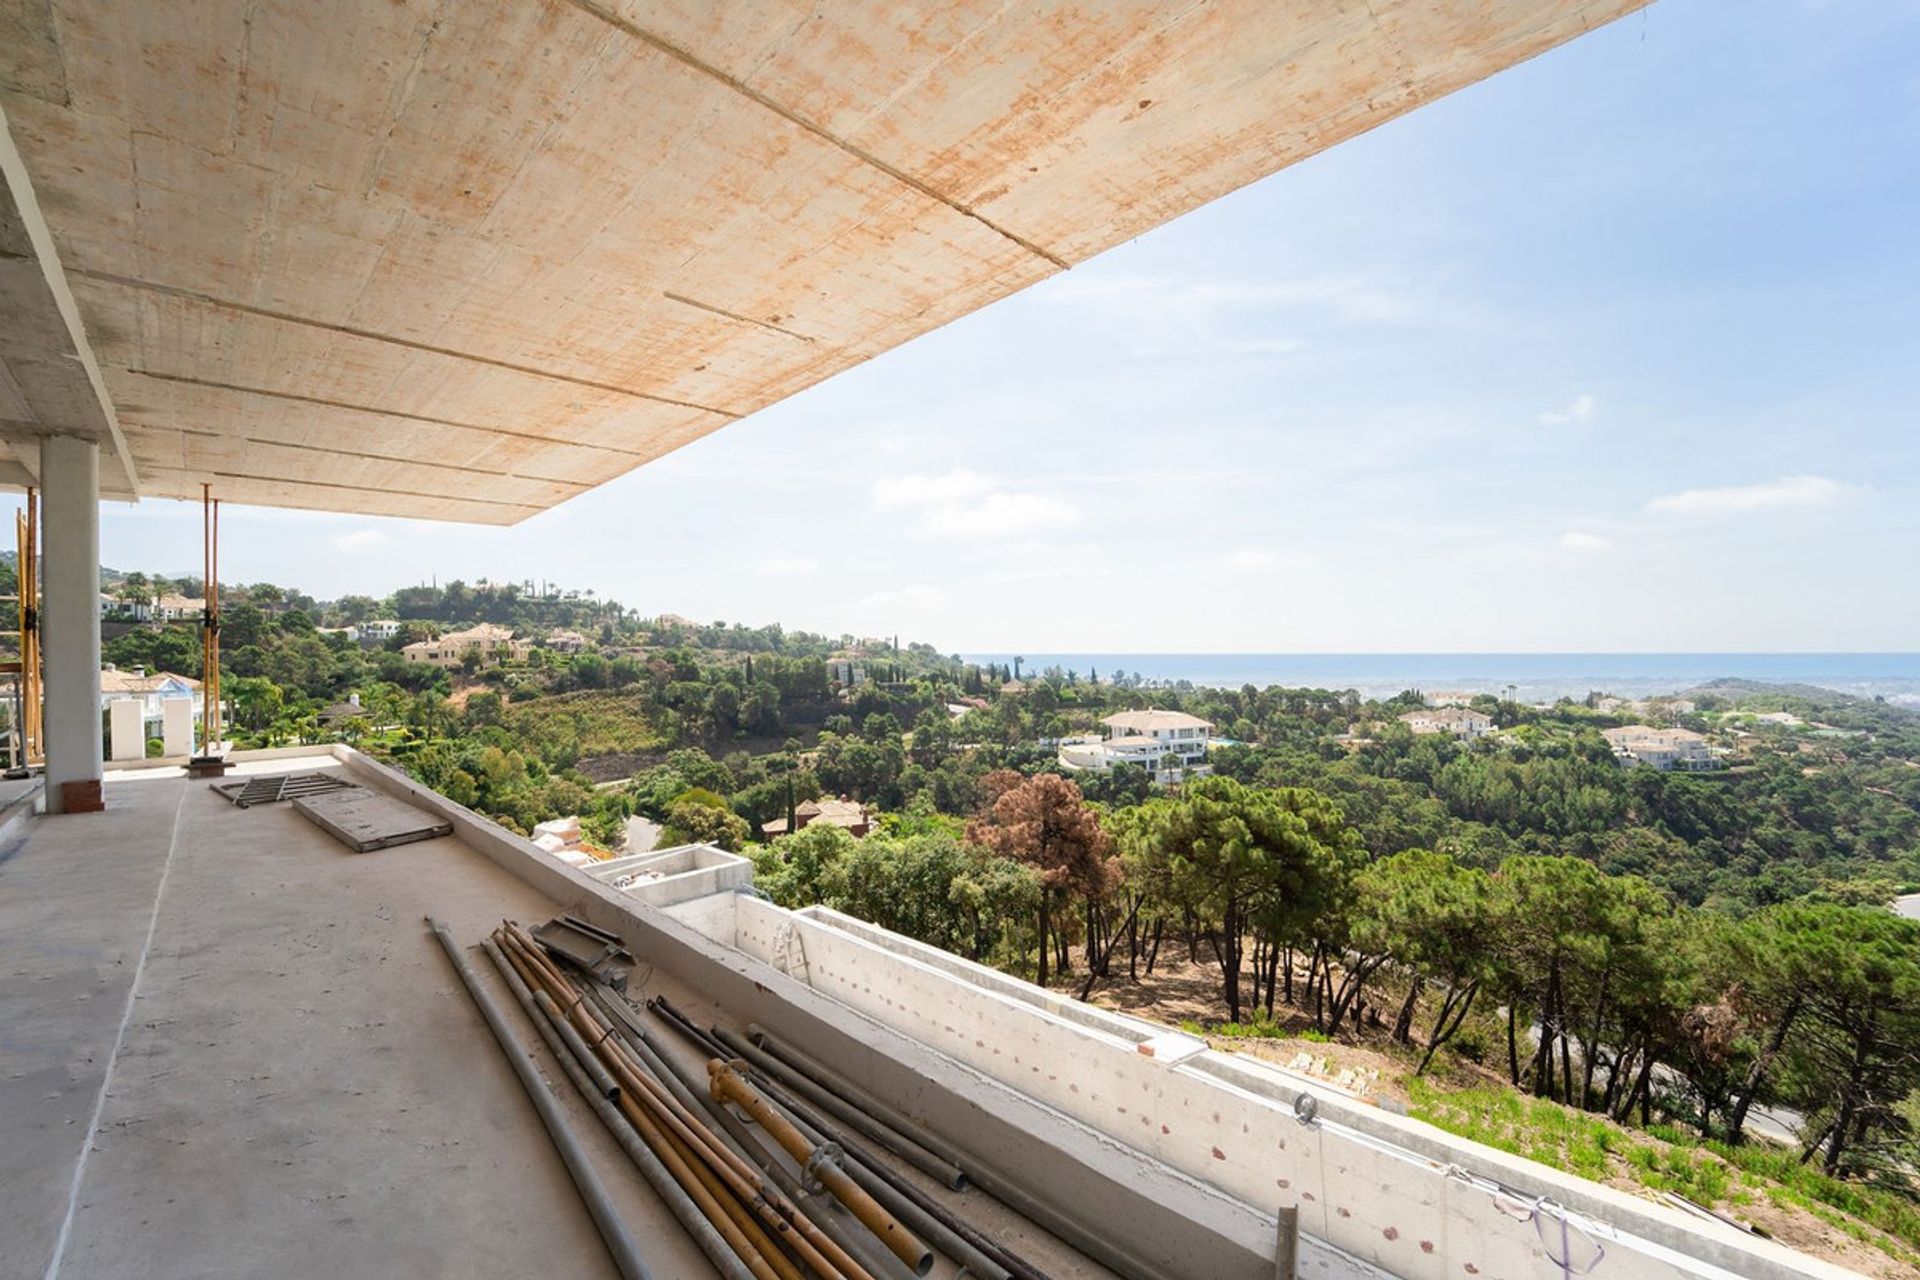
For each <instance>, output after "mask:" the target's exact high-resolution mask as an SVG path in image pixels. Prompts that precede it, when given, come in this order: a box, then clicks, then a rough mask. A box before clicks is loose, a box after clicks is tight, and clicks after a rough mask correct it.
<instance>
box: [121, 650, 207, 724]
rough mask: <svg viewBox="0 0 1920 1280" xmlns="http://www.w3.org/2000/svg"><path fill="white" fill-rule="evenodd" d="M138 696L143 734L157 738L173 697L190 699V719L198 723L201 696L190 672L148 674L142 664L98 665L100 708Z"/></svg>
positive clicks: (198, 685)
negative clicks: (128, 666) (126, 667)
mask: <svg viewBox="0 0 1920 1280" xmlns="http://www.w3.org/2000/svg"><path fill="white" fill-rule="evenodd" d="M130 698H132V699H138V700H139V702H140V704H141V706H140V719H141V721H142V723H143V724H144V726H145V733H146V736H147V737H149V738H158V737H160V736H161V730H162V728H163V724H162V718H163V716H164V714H165V712H164V708H165V705H166V703H167V702H169V701H171V700H173V699H175V698H187V699H190V700H191V701H192V703H193V716H192V719H193V722H194V723H196V724H198V723H199V721H200V713H201V709H202V704H203V702H204V699H202V698H201V696H200V682H199V681H198V680H195V679H193V678H191V677H189V676H182V675H175V674H174V673H173V672H171V671H156V672H154V673H153V674H152V675H148V674H147V669H146V668H145V667H134V668H133V669H132V670H130V671H122V670H120V669H119V668H118V667H115V666H114V665H113V664H112V663H108V664H107V665H106V666H104V667H102V668H101V669H100V709H101V710H102V711H105V710H106V709H107V705H108V704H109V703H112V702H120V701H125V700H127V699H130Z"/></svg>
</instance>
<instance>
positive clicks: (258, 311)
mask: <svg viewBox="0 0 1920 1280" xmlns="http://www.w3.org/2000/svg"><path fill="white" fill-rule="evenodd" d="M72 274H74V275H76V276H80V277H81V278H82V279H86V280H97V281H99V282H100V283H101V284H111V285H118V286H119V287H120V288H122V289H138V290H140V291H141V292H143V293H158V294H162V295H164V296H166V297H169V298H181V299H184V300H185V301H187V302H198V303H200V304H201V305H202V306H208V307H218V308H220V309H221V310H222V311H238V312H240V313H241V314H242V315H250V316H259V317H260V318H261V319H263V320H278V321H280V322H281V323H282V324H297V325H301V326H303V327H304V328H308V329H320V330H324V331H325V332H327V333H338V334H341V335H344V336H345V337H349V338H361V339H364V340H366V341H368V342H384V343H386V344H388V345H389V346H395V347H405V348H406V349H407V350H409V351H423V352H425V353H426V354H428V355H434V356H445V357H447V358H448V359H450V360H465V361H468V362H470V363H472V364H484V365H487V366H489V367H491V368H495V369H505V370H508V371H509V372H511V373H523V374H526V375H527V376H528V377H532V378H546V379H548V380H550V381H553V382H565V383H569V384H571V385H573V386H578V387H590V388H592V389H593V390H595V391H611V392H612V393H613V394H615V395H620V396H630V397H632V398H633V399H635V400H649V401H652V402H653V403H654V404H670V405H672V406H674V407H675V408H678V409H694V410H698V411H699V412H701V413H711V414H714V415H715V416H717V417H722V418H726V419H728V420H729V421H733V420H737V419H738V418H740V417H741V416H742V415H741V414H738V413H735V412H733V411H732V410H731V409H716V408H714V407H713V406H712V405H709V404H695V403H694V402H693V401H691V400H675V399H673V398H672V397H671V396H656V395H653V394H652V393H650V392H646V391H635V390H634V389H633V388H631V387H620V386H615V385H614V384H613V383H611V382H595V381H594V380H593V379H591V378H576V377H574V376H573V375H572V374H567V373H555V372H554V371H553V370H551V369H536V368H534V367H533V366H532V365H525V364H515V363H513V362H512V361H511V360H496V359H494V358H493V357H492V356H483V355H476V354H474V353H473V352H471V351H456V350H454V349H453V348H451V347H436V346H434V345H433V344H432V343H430V342H416V341H414V340H413V339H412V338H396V337H394V336H393V335H392V334H387V333H375V332H374V331H373V330H371V329H360V328H356V327H354V326H353V325H350V324H335V323H333V322H332V321H330V320H315V319H313V318H311V317H309V316H296V315H294V314H292V313H291V312H287V311H275V310H273V309H272V308H270V307H256V306H254V305H252V304H251V303H246V302H235V301H233V300H232V299H230V298H216V297H215V296H213V295H212V294H210V293H201V292H200V291H199V290H197V289H183V288H181V287H180V286H179V285H172V284H160V283H158V282H156V281H152V280H139V279H136V278H134V277H133V276H123V275H119V274H116V273H115V272H112V271H93V270H90V269H88V268H85V267H74V268H72Z"/></svg>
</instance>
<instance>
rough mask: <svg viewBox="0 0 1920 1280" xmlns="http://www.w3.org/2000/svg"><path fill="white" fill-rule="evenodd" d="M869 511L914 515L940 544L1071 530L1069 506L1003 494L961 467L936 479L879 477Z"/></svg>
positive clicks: (1074, 515) (1042, 497)
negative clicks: (940, 539) (1068, 527)
mask: <svg viewBox="0 0 1920 1280" xmlns="http://www.w3.org/2000/svg"><path fill="white" fill-rule="evenodd" d="M873 505H874V506H876V507H878V508H880V509H881V510H883V511H886V510H912V511H918V512H919V513H920V529H921V531H922V532H923V533H928V534H933V535H935V536H937V537H945V538H999V537H1006V536H1008V535H1010V534H1016V533H1025V532H1028V531H1030V530H1033V529H1041V528H1047V527H1050V526H1054V525H1063V524H1072V523H1073V522H1074V521H1075V520H1078V519H1079V518H1080V513H1079V512H1078V511H1077V510H1075V509H1074V507H1073V506H1072V504H1070V503H1068V502H1066V501H1064V500H1062V499H1060V498H1056V497H1053V496H1051V495H1048V494H1044V493H1031V492H1019V491H1014V490H1009V489H1007V488H1004V487H1003V486H1001V484H1000V483H999V482H998V481H996V480H993V479H991V478H990V477H987V476H983V475H981V474H980V473H979V472H977V471H970V470H968V469H966V468H964V467H962V468H958V469H956V470H953V471H950V472H948V473H947V474H946V475H942V476H923V475H909V476H883V477H881V478H880V479H878V480H875V481H874V482H873Z"/></svg>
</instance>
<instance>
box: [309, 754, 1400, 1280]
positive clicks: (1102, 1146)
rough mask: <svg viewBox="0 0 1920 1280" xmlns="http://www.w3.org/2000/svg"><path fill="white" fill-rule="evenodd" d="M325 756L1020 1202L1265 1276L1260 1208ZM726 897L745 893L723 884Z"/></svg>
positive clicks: (1170, 1258)
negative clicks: (946, 1143) (973, 1166)
mask: <svg viewBox="0 0 1920 1280" xmlns="http://www.w3.org/2000/svg"><path fill="white" fill-rule="evenodd" d="M334 754H335V756H336V757H337V758H338V759H339V760H340V761H341V762H342V763H343V764H344V765H345V767H346V769H347V771H348V772H349V773H350V774H351V775H352V776H353V777H354V778H355V779H356V780H357V781H360V782H363V783H365V784H367V785H369V786H374V787H379V788H380V789H382V790H385V791H388V792H390V793H392V794H394V795H399V796H403V797H405V798H407V799H410V800H411V801H412V802H413V803H415V804H418V805H420V806H421V807H423V808H426V809H430V810H433V811H435V812H438V813H442V814H444V815H446V816H447V818H448V819H449V820H450V821H452V822H453V824H454V835H455V836H456V837H457V838H458V839H459V840H461V841H462V842H463V843H464V844H466V845H467V846H468V847H470V848H471V849H473V850H474V852H476V853H478V854H479V855H481V856H482V857H485V858H487V859H488V860H489V861H491V862H494V863H496V864H497V865H499V866H501V867H503V868H506V869H507V870H509V871H511V872H512V873H513V874H514V875H516V876H518V877H520V878H521V879H522V880H524V881H526V882H527V883H528V884H530V885H532V886H533V887H534V888H535V889H537V890H539V891H540V892H541V893H543V894H545V895H546V896H547V897H548V898H550V899H552V900H553V901H554V902H555V903H558V904H560V905H561V906H562V907H563V908H564V909H565V910H567V911H569V912H571V913H573V914H575V915H578V916H580V917H581V918H582V919H585V920H588V921H590V922H592V923H594V924H596V925H599V926H600V927H601V928H604V929H609V930H612V931H613V932H615V933H618V934H619V935H620V936H621V938H622V939H623V940H624V941H625V942H626V944H627V946H628V947H629V948H630V949H631V950H632V951H633V953H634V954H635V955H636V956H639V957H641V958H643V959H645V960H646V961H647V962H649V963H651V964H655V965H658V966H659V967H660V968H661V969H662V970H664V971H665V972H667V973H668V974H671V975H672V976H673V977H674V978H676V979H678V980H679V981H681V982H683V983H685V984H686V985H687V986H689V987H690V988H692V989H693V990H696V991H699V992H701V993H702V994H703V996H704V997H705V999H706V1000H707V1001H708V1002H710V1003H711V1004H712V1005H713V1006H715V1007H716V1008H719V1009H723V1010H725V1011H726V1013H727V1014H728V1015H729V1017H730V1018H732V1019H734V1020H737V1021H739V1022H742V1023H744V1022H748V1021H752V1022H757V1023H759V1024H760V1025H761V1026H764V1027H766V1028H767V1029H769V1030H771V1031H773V1032H774V1033H775V1034H777V1035H780V1036H783V1037H786V1038H787V1039H790V1040H791V1041H793V1042H794V1043H795V1044H800V1045H804V1046H805V1047H806V1048H807V1050H808V1052H810V1053H812V1054H814V1055H815V1056H816V1057H818V1058H819V1059H820V1060H822V1061H823V1062H825V1063H827V1064H828V1065H829V1066H832V1067H834V1068H835V1069H837V1070H841V1071H845V1072H848V1073H849V1074H854V1075H857V1077H858V1078H859V1079H860V1080H861V1081H862V1083H864V1084H866V1085H868V1086H869V1087H870V1088H872V1089H873V1090H874V1091H875V1092H876V1093H879V1094H881V1095H883V1096H885V1097H889V1098H897V1099H908V1100H910V1105H909V1106H908V1109H909V1110H911V1111H912V1112H913V1113H915V1114H917V1115H919V1116H922V1117H924V1118H925V1120H926V1121H927V1123H928V1125H929V1126H930V1127H932V1128H934V1129H937V1130H938V1131H940V1132H942V1133H944V1134H949V1135H954V1136H956V1138H958V1139H959V1140H960V1141H961V1144H962V1145H963V1146H964V1147H965V1149H966V1150H967V1151H968V1152H969V1153H971V1154H972V1155H973V1156H975V1157H976V1158H977V1159H979V1160H980V1161H981V1162H982V1163H983V1164H986V1165H989V1166H991V1167H993V1168H995V1169H997V1170H999V1171H1000V1172H1001V1173H1002V1174H1003V1175H1005V1176H1007V1177H1008V1178H1009V1179H1010V1180H1011V1181H1012V1182H1014V1183H1015V1184H1016V1185H1018V1186H1019V1187H1020V1188H1021V1190H1023V1191H1024V1192H1026V1193H1027V1194H1029V1195H1031V1196H1033V1197H1034V1198H1035V1199H1036V1200H1039V1201H1041V1202H1043V1203H1046V1204H1049V1205H1052V1206H1053V1207H1054V1208H1056V1209H1057V1210H1059V1211H1060V1212H1062V1213H1064V1214H1066V1215H1068V1216H1070V1217H1073V1218H1075V1219H1078V1220H1080V1221H1082V1222H1087V1223H1091V1224H1096V1225H1097V1226H1098V1227H1099V1229H1100V1232H1101V1234H1102V1235H1103V1236H1104V1237H1105V1238H1106V1239H1108V1240H1109V1241H1110V1242H1111V1243H1112V1244H1113V1245H1115V1246H1116V1247H1118V1248H1120V1249H1124V1250H1126V1251H1127V1252H1129V1253H1131V1254H1133V1255H1134V1256H1135V1257H1138V1258H1140V1259H1142V1260H1144V1261H1145V1262H1147V1263H1148V1264H1150V1265H1151V1266H1153V1267H1154V1268H1156V1269H1157V1270H1158V1271H1159V1272H1160V1274H1162V1275H1166V1276H1180V1277H1188V1276H1191V1277H1195V1278H1196V1280H1199V1278H1201V1277H1204V1278H1205V1280H1272V1276H1273V1263H1272V1256H1273V1245H1274V1238H1273V1231H1274V1220H1273V1218H1272V1216H1271V1215H1270V1214H1268V1213H1263V1212H1261V1211H1259V1210H1257V1209H1255V1208H1253V1207H1252V1206H1250V1205H1247V1204H1245V1203H1243V1202H1241V1201H1239V1200H1237V1199H1235V1198H1234V1197H1232V1196H1229V1195H1226V1194H1225V1193H1223V1192H1221V1191H1219V1190H1218V1189H1217V1188H1214V1187H1212V1186H1209V1185H1208V1184H1206V1183H1204V1182H1201V1181H1199V1180H1197V1179H1193V1178H1189V1177H1187V1176H1185V1175H1183V1174H1180V1173H1179V1172H1177V1171H1175V1170H1172V1169H1169V1168H1167V1167H1166V1166H1165V1165H1163V1164H1160V1163H1159V1162H1157V1161H1154V1160H1152V1159H1151V1158H1149V1157H1148V1156H1147V1155H1146V1154H1145V1153H1143V1152H1141V1151H1139V1150H1137V1149H1135V1148H1133V1147H1131V1146H1128V1145H1126V1144H1123V1143H1119V1142H1116V1141H1114V1140H1113V1139H1112V1138H1111V1137H1109V1136H1107V1135H1106V1134H1103V1133H1100V1132H1097V1131H1096V1130H1093V1129H1091V1128H1089V1127H1087V1126H1086V1125H1083V1124H1081V1123H1079V1122H1077V1121H1075V1120H1073V1119H1071V1118H1070V1117H1068V1116H1066V1115H1064V1114H1062V1113H1061V1112H1059V1111H1058V1110H1056V1109H1054V1108H1052V1107H1048V1106H1045V1105H1043V1104H1042V1103H1040V1102H1039V1101H1037V1100H1036V1099H1034V1098H1033V1097H1031V1096H1030V1095H1028V1094H1027V1093H1025V1092H1024V1091H1021V1090H1016V1089H1013V1088H1010V1087H1008V1086H1007V1085H1005V1084H1003V1083H1001V1082H999V1081H996V1080H994V1079H992V1078H991V1077H989V1076H987V1075H985V1074H984V1073H981V1072H978V1071H976V1070H974V1069H972V1068H971V1067H968V1066H966V1065H965V1064H963V1063H960V1062H957V1061H955V1060H954V1059H952V1058H951V1057H948V1056H947V1055H945V1054H941V1053H937V1052H935V1051H934V1050H933V1049H931V1048H929V1047H928V1046H926V1045H924V1044H922V1043H920V1042H919V1041H917V1040H914V1039H912V1038H911V1037H909V1036H907V1035H904V1034H902V1033H901V1032H900V1031H898V1030H896V1029H895V1028H893V1027H891V1026H888V1025H887V1024H886V1023H884V1022H880V1021H877V1020H874V1019H870V1018H868V1017H865V1016H863V1015H861V1014H860V1013H858V1012H856V1011H855V1010H853V1009H851V1008H849V1007H848V1006H847V1005H846V1004H844V1003H842V1002H840V1001H837V1000H834V999H832V998H830V997H829V996H827V995H825V994H824V993H822V992H819V991H816V990H814V989H813V988H812V987H810V986H808V985H806V984H805V983H803V982H800V981H798V980H796V979H794V978H792V977H789V976H787V975H786V974H784V973H781V972H780V971H779V970H777V969H775V968H774V967H772V966H770V965H768V964H766V963H764V962H763V961H760V960H757V959H754V958H753V957H751V956H749V955H747V954H745V953H744V952H742V951H740V950H738V949H736V948H735V947H733V946H732V945H731V944H730V943H728V942H726V941H722V940H717V939H715V938H713V937H710V936H708V935H707V934H705V933H702V932H701V931H699V930H698V929H695V928H693V927H692V926H690V925H688V924H686V923H684V922H683V921H681V920H680V919H676V918H675V914H676V913H678V912H680V911H686V910H688V909H689V908H688V907H687V906H686V905H684V904H683V905H682V906H680V907H677V908H675V912H674V913H669V912H667V911H663V910H661V909H659V908H656V907H651V906H648V905H647V904H645V903H643V902H640V901H638V900H636V899H634V898H633V897H631V896H630V895H628V894H625V893H622V892H620V891H618V890H615V889H611V888H609V887H608V886H606V885H603V884H601V883H599V882H598V881H596V880H594V879H593V878H592V877H590V876H588V875H586V874H584V873H583V872H581V871H578V870H576V869H574V868H572V867H568V866H566V865H565V864H563V863H559V862H556V861H554V860H553V859H551V858H548V857H546V856H545V855H543V854H541V853H540V852H539V851H538V850H537V849H535V848H534V847H533V846H532V845H531V844H530V843H529V842H527V841H526V840H523V839H521V838H520V837H518V836H515V835H513V834H512V833H510V832H508V831H506V830H504V829H502V828H501V827H499V826H497V825H495V824H494V823H492V822H490V821H488V820H487V819H486V818H483V817H481V816H480V815H478V814H476V813H474V812H472V811H471V810H469V809H465V808H462V807H461V806H460V805H457V804H454V803H453V802H452V801H450V800H448V799H447V798H446V797H444V796H441V795H439V794H438V793H437V792H434V791H432V790H431V789H429V788H427V787H423V786H421V785H420V784H418V783H416V782H414V781H413V780H412V779H410V778H408V777H407V776H406V775H405V774H402V773H400V772H398V771H397V770H394V769H391V768H389V767H387V766H386V765H383V764H380V763H379V762H377V761H375V760H372V759H370V758H369V757H367V756H365V755H363V754H362V753H360V752H358V751H355V750H353V749H352V748H350V747H346V746H338V747H335V748H334ZM729 896H731V897H732V898H733V899H734V902H735V909H736V911H737V910H738V908H739V906H740V905H742V904H746V903H748V902H751V901H754V900H753V899H751V898H750V897H749V896H748V895H744V894H738V893H736V894H732V895H729ZM1302 1274H1303V1275H1307V1276H1311V1277H1313V1280H1372V1278H1373V1277H1375V1276H1376V1275H1377V1274H1378V1273H1377V1272H1375V1271H1373V1269H1371V1268H1368V1267H1364V1266H1360V1265H1358V1264H1354V1263H1351V1262H1349V1261H1348V1260H1345V1259H1342V1258H1341V1257H1340V1256H1339V1255H1337V1254H1334V1253H1331V1252H1325V1251H1323V1252H1319V1253H1316V1254H1315V1255H1314V1256H1312V1257H1311V1258H1308V1259H1307V1260H1306V1265H1305V1266H1303V1269H1302Z"/></svg>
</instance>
